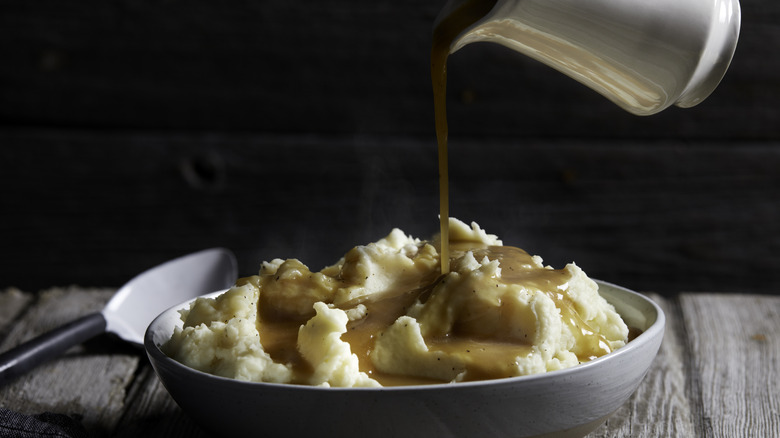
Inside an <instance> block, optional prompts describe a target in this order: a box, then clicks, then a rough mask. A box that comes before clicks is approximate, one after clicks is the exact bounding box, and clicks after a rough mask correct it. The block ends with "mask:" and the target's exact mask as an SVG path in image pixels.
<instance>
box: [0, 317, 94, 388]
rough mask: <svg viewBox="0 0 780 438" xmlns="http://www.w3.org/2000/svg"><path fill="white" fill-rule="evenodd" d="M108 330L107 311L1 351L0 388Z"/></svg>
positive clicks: (80, 319)
mask: <svg viewBox="0 0 780 438" xmlns="http://www.w3.org/2000/svg"><path fill="white" fill-rule="evenodd" d="M105 330H106V318H105V317H104V316H103V314H102V313H99V312H97V313H92V314H89V315H87V316H84V317H82V318H79V319H77V320H75V321H73V322H70V323H68V324H65V325H63V326H62V327H59V328H57V329H54V330H52V331H50V332H47V333H44V334H43V335H41V336H38V337H37V338H34V339H31V340H30V341H27V342H25V343H24V344H21V345H19V346H17V347H14V348H12V349H10V350H8V351H6V352H4V353H2V354H0V388H2V387H3V386H5V385H6V384H7V383H9V382H11V381H12V380H13V379H15V378H17V377H19V376H21V375H22V374H25V373H26V372H28V371H30V370H32V369H33V368H35V367H36V366H38V365H40V364H42V363H43V362H46V361H48V360H50V359H53V358H55V357H57V356H59V355H61V354H62V353H64V352H65V351H66V350H68V349H69V348H70V347H72V346H74V345H78V344H80V343H82V342H84V341H86V340H88V339H90V338H93V337H95V336H97V335H99V334H101V333H103V332H105Z"/></svg>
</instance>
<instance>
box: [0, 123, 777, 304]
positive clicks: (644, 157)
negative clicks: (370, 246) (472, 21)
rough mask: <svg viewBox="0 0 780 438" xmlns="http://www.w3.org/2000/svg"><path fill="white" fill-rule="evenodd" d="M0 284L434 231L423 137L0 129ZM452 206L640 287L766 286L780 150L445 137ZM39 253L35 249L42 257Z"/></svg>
mask: <svg viewBox="0 0 780 438" xmlns="http://www.w3.org/2000/svg"><path fill="white" fill-rule="evenodd" d="M0 143H5V144H14V145H18V146H24V147H23V148H0V163H5V164H4V165H5V166H6V167H7V169H6V171H4V172H0V196H1V197H2V199H3V208H4V212H3V216H2V220H1V221H0V241H2V242H3V245H4V248H5V251H3V252H1V253H0V273H1V275H0V278H2V281H3V282H4V284H5V285H6V286H12V285H13V286H16V287H19V288H23V289H27V290H37V289H43V288H46V287H50V286H52V285H68V284H80V285H88V286H111V287H119V286H121V285H122V284H123V283H124V282H126V281H127V280H129V279H130V278H132V277H133V276H134V275H136V274H137V273H139V272H141V271H143V270H145V269H147V268H149V267H151V266H154V265H156V264H159V263H162V262H164V261H165V260H168V259H171V258H174V257H177V256H179V255H182V254H185V253H188V252H192V251H197V250H200V249H203V248H207V247H211V246H224V247H228V248H230V249H232V250H233V251H235V252H236V254H237V256H238V260H239V263H240V274H241V275H252V274H254V273H255V272H256V271H257V269H258V267H259V265H260V263H261V262H262V261H264V260H271V259H273V258H290V257H295V258H299V259H300V260H302V261H303V262H304V263H306V264H308V265H309V266H310V267H312V269H320V268H322V267H323V266H326V265H329V264H331V263H334V262H335V261H336V260H338V258H339V257H340V256H341V255H343V254H344V253H345V252H346V251H347V250H348V249H349V248H350V247H351V246H353V245H357V244H363V243H367V242H370V241H375V240H377V239H379V238H381V237H384V236H385V235H386V234H387V233H389V232H390V230H391V229H392V228H394V227H399V228H401V229H403V230H404V231H406V232H407V233H410V234H412V235H414V236H416V237H420V238H429V237H430V236H432V235H433V234H434V233H435V232H436V230H437V215H438V198H437V196H438V192H437V189H438V188H437V170H436V169H437V167H436V166H437V164H436V152H435V143H434V142H433V141H432V140H431V141H430V142H428V141H425V140H419V139H415V138H408V137H392V138H384V139H376V138H351V137H329V138H321V137H310V136H287V135H284V136H275V135H254V134H230V135H228V134H219V133H214V134H211V135H208V136H201V135H198V134H183V133H179V134H175V133H169V134H161V133H149V134H144V133H133V132H122V133H115V132H111V131H109V132H95V131H67V130H49V131H43V132H42V131H39V130H5V131H3V130H0ZM451 143H452V148H451V151H450V166H451V169H450V172H451V173H450V175H451V181H450V184H451V200H450V203H451V212H452V215H453V216H455V217H457V218H460V219H462V220H465V221H467V222H471V221H476V222H477V223H479V224H480V225H481V226H483V227H484V228H485V229H487V230H488V231H489V232H491V233H495V234H498V235H499V236H500V237H501V238H502V239H503V240H504V242H505V243H506V244H510V245H514V246H519V247H522V248H525V249H526V250H528V251H530V252H533V253H534V254H538V255H540V256H542V257H543V258H544V259H545V261H546V262H547V263H548V264H551V265H553V266H556V267H561V266H563V265H564V264H565V263H569V262H571V261H574V262H576V263H578V264H579V265H580V266H581V267H582V268H583V269H584V270H585V272H587V273H588V274H589V275H590V276H592V277H594V278H598V279H602V280H605V281H609V282H612V283H617V284H621V285H623V286H626V287H629V288H631V289H635V290H653V291H655V292H658V293H661V294H674V293H676V292H678V291H679V290H694V291H696V290H710V291H716V292H733V291H740V292H745V293H777V291H778V290H780V276H778V275H776V271H777V269H776V267H777V266H780V203H778V202H777V200H776V195H775V194H776V193H777V192H778V190H780V174H778V172H777V171H776V169H778V168H780V148H778V147H777V144H776V143H765V144H754V143H745V144H742V143H740V144H736V143H735V144H734V145H732V146H723V145H721V144H720V143H709V142H702V143H680V142H676V141H672V142H637V141H625V142H623V141H612V142H606V141H604V142H601V141H556V142H552V141H549V140H534V141H526V142H521V141H515V140H466V139H456V138H453V139H451ZM41 248H45V250H43V251H42V250H41Z"/></svg>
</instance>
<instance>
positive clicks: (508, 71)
mask: <svg viewBox="0 0 780 438" xmlns="http://www.w3.org/2000/svg"><path fill="white" fill-rule="evenodd" d="M741 4H742V11H743V23H744V25H743V26H742V29H741V35H740V41H739V45H738V48H737V52H736V55H735V57H734V60H733V63H732V66H731V68H730V70H729V72H728V73H727V74H726V76H725V78H724V79H723V81H722V83H721V85H720V87H719V88H718V89H717V90H716V92H715V93H714V94H713V95H712V96H711V97H710V98H709V99H708V100H706V101H705V102H704V103H702V104H701V105H700V106H698V107H696V108H694V109H689V110H681V109H672V110H669V111H667V112H664V113H662V114H660V115H658V116H654V117H634V116H631V115H629V114H627V113H625V112H623V111H622V110H619V109H618V108H617V107H616V106H615V105H613V104H612V103H610V102H608V101H607V100H606V99H604V98H602V97H601V96H599V95H597V94H596V93H595V92H593V91H591V90H589V89H586V88H585V87H583V86H581V85H579V84H577V83H575V82H574V81H573V80H571V79H569V78H567V77H565V76H563V75H562V74H560V73H558V72H556V71H553V70H552V69H550V68H547V67H545V66H543V65H541V64H540V63H538V62H535V61H532V60H530V59H527V58H524V57H522V56H519V55H517V54H516V53H514V52H510V51H509V50H507V49H504V48H502V47H500V46H497V45H489V44H482V45H473V46H468V47H466V48H464V49H463V50H461V51H459V52H458V53H457V54H455V55H454V56H453V57H452V58H451V62H450V63H451V65H450V68H449V71H450V75H449V76H450V86H449V87H448V88H449V90H450V93H449V94H450V96H449V102H450V111H449V113H450V118H451V122H450V126H451V128H452V129H453V135H458V136H460V135H470V136H479V137H483V136H485V135H489V136H504V137H509V138H534V137H542V138H591V139H597V138H605V137H606V138H664V139H671V138H675V139H680V138H684V139H701V138H706V139H711V140H722V139H756V140H765V139H777V135H778V130H777V127H778V126H780V124H779V123H778V122H779V121H780V113H778V111H776V107H777V105H776V102H777V101H778V100H779V99H778V97H780V86H779V85H778V80H777V78H778V77H780V60H779V59H778V57H777V56H775V55H776V53H775V52H776V47H777V46H778V43H780V24H778V23H780V20H778V16H780V5H778V3H777V2H774V1H771V0H743V1H742V2H741ZM443 5H444V1H442V0H437V1H424V2H421V1H417V0H394V1H390V0H377V1H373V2H356V1H354V0H333V1H329V2H327V5H325V4H323V3H322V2H319V1H316V0H300V1H296V2H294V3H291V2H289V1H286V0H266V1H263V2H260V3H231V4H230V5H221V4H219V5H218V4H215V3H212V2H208V1H203V0H193V1H189V2H187V3H186V4H185V3H181V4H180V3H177V2H168V3H160V2H154V1H149V0H141V1H129V0H123V1H116V2H101V1H96V0H91V1H84V2H81V3H80V4H79V6H78V7H74V6H73V5H67V4H63V3H62V2H58V1H52V0H36V1H34V2H30V1H19V0H6V1H5V2H3V5H2V8H3V10H2V14H0V51H2V53H3V55H4V62H3V63H2V64H0V83H2V84H7V85H6V86H4V87H3V89H2V92H0V122H1V123H2V124H3V125H6V126H9V125H10V126H50V127H76V128H82V129H84V128H87V129H163V130H164V129H178V130H196V131H203V130H207V131H214V130H218V131H221V130H228V131H232V130H251V131H255V132H273V133H314V134H316V135H334V134H335V135H338V134H342V135H368V136H384V135H401V136H427V135H430V134H432V132H433V108H432V102H431V85H430V82H429V78H430V76H429V59H428V56H429V50H430V45H431V31H432V25H433V20H434V18H435V16H436V15H437V14H438V11H439V9H440V8H441V7H442V6H443Z"/></svg>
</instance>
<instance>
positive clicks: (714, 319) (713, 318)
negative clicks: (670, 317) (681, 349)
mask: <svg viewBox="0 0 780 438" xmlns="http://www.w3.org/2000/svg"><path fill="white" fill-rule="evenodd" d="M680 304H681V307H682V312H683V315H684V319H683V322H684V324H685V329H686V333H687V339H688V342H689V345H690V354H691V355H692V358H693V365H694V367H695V369H693V370H692V373H693V374H694V375H697V376H699V379H698V382H697V384H698V385H699V390H700V391H701V403H702V418H701V420H700V421H701V422H702V425H703V428H704V434H703V435H702V436H716V437H719V436H754V437H768V436H780V421H778V420H779V417H778V412H779V410H778V407H779V406H780V396H779V394H780V383H778V367H777V364H778V362H780V338H779V337H778V333H780V296H772V297H764V298H761V299H758V298H756V297H745V296H740V295H725V296H724V295H712V294H696V295H694V294H686V295H682V297H681V300H680Z"/></svg>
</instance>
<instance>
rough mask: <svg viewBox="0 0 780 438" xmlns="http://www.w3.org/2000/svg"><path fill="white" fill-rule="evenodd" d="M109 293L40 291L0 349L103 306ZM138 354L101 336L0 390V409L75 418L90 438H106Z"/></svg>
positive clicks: (116, 414) (106, 290) (135, 365)
mask: <svg viewBox="0 0 780 438" xmlns="http://www.w3.org/2000/svg"><path fill="white" fill-rule="evenodd" d="M112 294H113V290H111V289H80V288H77V287H71V288H66V289H61V288H56V289H50V290H47V291H44V292H42V293H41V294H40V296H39V298H38V301H37V302H36V303H35V304H34V305H33V306H32V307H31V308H30V310H29V311H28V312H27V313H26V314H25V315H24V317H23V318H22V319H20V320H19V321H18V322H17V323H16V325H15V326H14V327H13V329H12V330H11V332H10V333H9V335H8V336H7V338H6V339H5V340H4V341H3V343H2V346H0V349H2V350H3V351H5V350H6V349H8V348H10V347H11V346H14V345H17V344H18V343H20V342H22V341H24V340H27V339H29V338H31V337H33V336H35V335H37V334H40V333H43V332H45V331H47V330H50V329H53V328H56V327H58V326H60V325H62V324H65V323H67V322H70V321H72V320H73V319H75V318H77V317H79V316H82V315H84V314H87V313H89V312H94V311H97V310H99V309H101V308H102V306H103V304H104V303H105V302H106V301H107V299H108V298H109V297H110V296H111V295H112ZM139 355H140V351H137V350H136V349H130V348H129V347H126V346H122V345H121V343H120V342H119V341H115V340H114V339H110V338H108V337H100V338H97V339H95V340H93V341H89V342H87V343H85V344H83V345H80V346H77V347H74V348H72V349H71V350H69V351H68V352H67V353H66V354H65V355H64V356H63V357H61V358H58V359H56V360H54V361H52V362H50V363H47V364H43V365H41V366H40V367H38V368H36V369H34V370H33V371H32V372H30V373H29V374H27V375H25V376H22V377H20V378H19V379H17V380H16V381H14V382H12V383H11V384H9V385H8V386H6V387H4V388H0V406H2V407H5V408H8V409H12V410H15V411H18V412H21V413H26V414H39V413H42V412H47V411H48V412H56V413H63V414H67V415H70V416H72V417H75V418H77V419H79V420H80V421H81V422H82V424H83V425H84V427H85V428H86V429H87V430H88V431H89V432H90V433H91V434H93V435H94V436H107V435H108V434H109V433H110V432H111V430H112V429H113V427H114V425H115V424H116V423H117V422H118V420H119V418H120V415H121V413H122V411H123V409H124V398H125V387H126V386H127V385H128V384H129V382H130V381H131V379H132V378H133V374H134V372H135V370H136V367H137V365H138V361H139Z"/></svg>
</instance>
